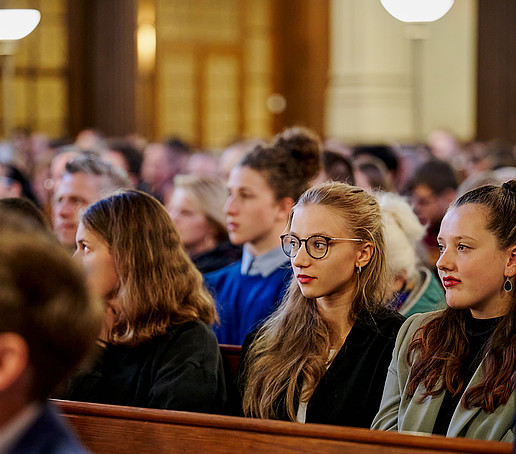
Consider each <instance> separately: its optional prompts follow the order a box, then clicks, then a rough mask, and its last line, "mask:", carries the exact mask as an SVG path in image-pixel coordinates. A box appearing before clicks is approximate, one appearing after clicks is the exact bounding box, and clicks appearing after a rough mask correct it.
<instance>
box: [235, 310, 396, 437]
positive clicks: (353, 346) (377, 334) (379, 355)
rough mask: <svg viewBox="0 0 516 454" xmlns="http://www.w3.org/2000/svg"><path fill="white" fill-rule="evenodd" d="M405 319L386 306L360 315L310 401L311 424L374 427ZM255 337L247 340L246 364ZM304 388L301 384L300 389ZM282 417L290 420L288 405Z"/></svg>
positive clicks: (309, 419) (244, 350)
mask: <svg viewBox="0 0 516 454" xmlns="http://www.w3.org/2000/svg"><path fill="white" fill-rule="evenodd" d="M404 320H405V317H403V316H402V315H400V314H397V313H395V312H392V311H390V310H386V309H382V310H381V311H380V312H379V314H377V315H374V316H372V315H369V314H367V313H362V314H361V315H360V316H359V318H358V319H357V320H356V322H355V323H354V325H353V327H352V329H351V331H350V333H349V334H348V337H347V338H346V341H345V343H344V345H343V346H342V348H341V349H340V350H339V352H338V353H337V355H336V356H335V358H334V360H333V362H332V363H331V365H330V367H329V368H328V370H327V372H326V373H325V374H324V376H323V377H322V379H321V381H320V382H319V384H318V385H317V387H316V389H315V391H314V393H313V395H312V397H311V398H310V401H309V402H308V407H307V410H306V422H307V423H321V424H335V425H342V426H351V427H365V428H369V427H370V426H371V422H372V421H373V418H374V416H375V415H376V413H377V411H378V409H379V407H380V401H381V399H382V392H383V387H384V383H385V378H386V375H387V368H388V367H389V363H390V361H391V358H392V350H393V348H394V342H395V340H396V335H397V333H398V330H399V328H400V326H401V325H402V323H403V321H404ZM254 334H256V333H253V335H254ZM252 337H253V336H251V335H250V337H249V338H248V339H246V342H245V343H244V346H243V358H244V360H243V361H242V364H243V363H244V362H245V355H246V352H247V349H248V347H249V345H250V342H251V339H252ZM301 387H302V383H299V386H298V389H299V391H300V390H301ZM296 406H297V403H296ZM281 419H285V420H287V419H288V416H287V412H286V408H285V409H284V412H283V414H282V415H281Z"/></svg>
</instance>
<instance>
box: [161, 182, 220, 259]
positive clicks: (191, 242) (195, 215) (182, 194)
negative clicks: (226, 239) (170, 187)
mask: <svg viewBox="0 0 516 454" xmlns="http://www.w3.org/2000/svg"><path fill="white" fill-rule="evenodd" d="M167 210H168V213H169V215H170V217H171V218H172V221H173V222H174V224H175V226H176V228H177V231H178V232H179V237H180V238H181V242H182V243H183V246H184V247H185V249H186V250H187V251H188V253H200V252H205V251H208V250H210V249H213V247H215V238H214V230H213V228H212V227H211V225H210V223H209V221H208V219H207V218H206V215H205V214H204V212H203V211H202V209H201V207H200V205H199V203H198V201H197V200H196V199H195V198H194V197H192V196H191V195H190V194H189V192H188V191H186V190H185V189H183V188H176V189H174V191H173V194H172V197H171V199H170V201H169V203H168V206H167Z"/></svg>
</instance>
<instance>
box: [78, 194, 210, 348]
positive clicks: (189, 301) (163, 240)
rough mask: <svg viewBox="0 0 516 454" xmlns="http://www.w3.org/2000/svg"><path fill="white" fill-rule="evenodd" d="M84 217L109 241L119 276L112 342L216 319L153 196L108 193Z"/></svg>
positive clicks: (134, 342) (129, 341)
mask: <svg viewBox="0 0 516 454" xmlns="http://www.w3.org/2000/svg"><path fill="white" fill-rule="evenodd" d="M82 222H83V223H84V226H85V227H86V228H87V229H88V230H90V231H92V232H93V233H95V234H97V235H99V237H100V238H102V239H103V240H104V241H105V242H106V243H107V245H108V247H109V251H110V253H111V256H112V257H113V262H114V267H115V270H116V273H117V275H118V279H119V288H118V290H117V293H116V298H117V303H118V305H119V307H120V311H119V312H118V313H117V314H116V316H115V322H114V325H113V328H112V330H111V332H110V334H109V336H110V337H109V341H110V342H112V343H116V344H130V345H137V344H140V343H142V342H145V341H147V340H149V339H151V338H153V337H155V336H158V335H162V334H165V333H166V332H167V330H168V329H169V328H170V327H171V326H173V325H177V324H180V323H184V322H188V321H194V320H201V321H203V322H205V323H207V324H211V323H214V322H215V321H216V319H217V317H216V312H215V305H214V302H213V299H212V297H211V296H210V294H209V293H208V291H207V290H206V288H205V287H204V283H203V278H202V275H201V273H200V272H199V271H198V270H197V268H196V267H195V265H194V264H193V263H192V261H191V260H190V258H189V257H188V255H187V254H186V252H185V251H184V249H183V247H182V245H181V241H180V239H179V235H178V233H177V230H176V228H175V226H174V224H173V222H172V220H171V219H170V216H169V215H168V213H167V212H166V210H165V208H164V207H163V206H162V205H161V203H160V202H158V201H157V200H156V199H155V198H154V197H152V196H150V195H148V194H145V193H144V192H140V191H128V192H124V193H121V194H117V195H114V196H111V197H108V198H106V199H103V200H100V201H99V202H97V203H95V204H93V205H92V206H90V207H89V208H88V210H87V211H86V212H85V213H84V215H83V218H82Z"/></svg>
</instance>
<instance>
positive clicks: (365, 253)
mask: <svg viewBox="0 0 516 454" xmlns="http://www.w3.org/2000/svg"><path fill="white" fill-rule="evenodd" d="M373 252H374V246H373V245H372V244H371V243H366V244H364V245H363V246H360V249H359V250H358V251H357V259H356V261H355V266H356V267H357V268H358V267H359V266H360V267H364V266H366V265H367V264H368V263H369V260H371V257H372V256H373Z"/></svg>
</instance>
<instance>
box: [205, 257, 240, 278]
mask: <svg viewBox="0 0 516 454" xmlns="http://www.w3.org/2000/svg"><path fill="white" fill-rule="evenodd" d="M241 264H242V261H241V260H238V261H237V262H234V263H231V264H230V265H227V266H224V267H222V268H219V269H218V270H214V271H210V272H209V273H206V274H205V275H204V279H205V280H206V282H208V283H216V282H217V281H219V280H221V279H224V278H226V277H227V276H230V275H236V274H240V267H241Z"/></svg>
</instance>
